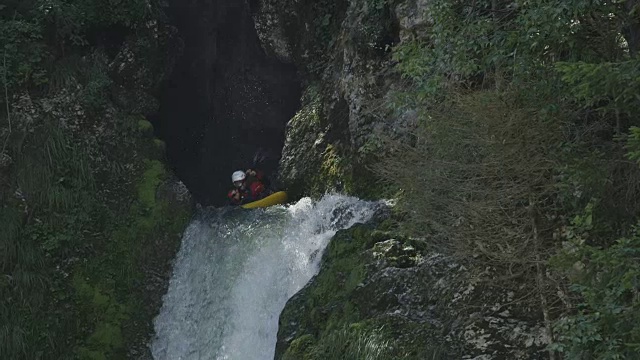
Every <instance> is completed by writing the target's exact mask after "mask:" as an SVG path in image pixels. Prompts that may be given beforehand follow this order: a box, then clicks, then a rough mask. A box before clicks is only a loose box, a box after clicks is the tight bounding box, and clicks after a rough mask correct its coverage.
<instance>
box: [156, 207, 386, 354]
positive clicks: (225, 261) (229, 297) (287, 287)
mask: <svg viewBox="0 0 640 360" xmlns="http://www.w3.org/2000/svg"><path fill="white" fill-rule="evenodd" d="M374 208H375V206H374V204H373V203H369V202H365V201H361V200H358V199H356V198H351V197H346V196H341V195H327V196H325V197H324V198H322V199H321V200H320V201H318V202H314V201H312V200H310V199H308V198H305V199H302V200H300V201H299V202H298V203H297V204H295V205H291V206H288V207H281V206H277V207H271V208H267V209H260V210H251V211H246V210H240V209H233V210H229V209H226V210H219V209H218V210H205V211H203V212H202V213H201V214H199V216H198V218H197V219H196V220H194V221H193V222H192V223H191V224H190V225H189V227H188V228H187V230H186V232H185V234H184V238H183V240H182V247H181V248H180V251H179V252H178V255H177V259H176V262H175V267H174V273H173V277H172V279H171V281H170V284H169V290H168V293H167V294H166V295H165V297H164V299H163V300H164V303H163V306H162V309H161V311H160V314H159V315H158V317H157V318H156V319H155V332H156V337H155V339H154V341H153V344H152V345H151V351H152V354H153V357H154V358H155V359H156V360H165V359H166V360H179V359H184V360H186V359H189V360H191V359H217V360H222V359H230V360H236V359H237V360H261V359H273V356H274V350H275V344H276V335H277V332H278V317H279V315H280V312H281V311H282V309H283V308H284V306H285V304H286V302H287V300H288V299H289V298H290V297H291V296H293V294H295V293H296V292H297V291H298V290H300V289H301V288H302V287H303V286H304V285H305V284H306V283H307V282H308V281H309V280H310V279H311V277H312V276H313V275H315V274H316V273H317V271H318V266H319V261H320V258H321V253H322V251H323V250H324V248H325V247H326V246H327V244H328V242H329V240H330V239H331V237H332V236H333V235H334V234H335V232H336V231H337V230H339V229H343V228H347V227H350V226H351V225H353V224H355V223H357V222H365V221H367V220H369V219H370V218H371V216H372V214H373V212H374Z"/></svg>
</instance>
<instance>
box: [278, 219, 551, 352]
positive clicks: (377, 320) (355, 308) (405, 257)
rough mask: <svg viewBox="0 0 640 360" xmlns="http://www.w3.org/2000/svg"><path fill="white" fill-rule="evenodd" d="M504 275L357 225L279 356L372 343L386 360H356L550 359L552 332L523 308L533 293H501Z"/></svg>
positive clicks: (340, 240)
mask: <svg viewBox="0 0 640 360" xmlns="http://www.w3.org/2000/svg"><path fill="white" fill-rule="evenodd" d="M497 278H498V276H497V274H495V273H494V272H493V271H492V269H490V268H488V269H484V271H483V272H481V273H479V272H477V271H475V270H474V269H470V268H468V267H465V266H464V265H462V264H457V263H456V262H454V261H452V259H450V258H448V257H446V256H443V255H441V254H437V253H432V252H430V251H428V249H427V247H426V243H425V242H424V241H419V240H412V239H407V238H403V237H398V236H394V235H393V233H389V232H384V231H378V230H372V229H371V228H370V227H368V226H365V225H358V226H355V227H353V228H351V229H349V230H345V231H342V232H339V233H338V234H337V235H336V236H335V237H334V239H333V240H332V242H331V243H330V245H329V247H328V248H327V250H326V252H325V254H324V256H323V259H322V267H321V269H320V272H319V274H318V275H317V276H316V277H315V278H314V279H313V281H312V282H311V283H310V284H309V285H307V286H306V287H305V288H304V289H303V290H301V291H300V292H299V293H298V294H296V295H295V296H294V297H293V298H292V299H291V300H289V303H288V304H287V306H286V307H285V309H284V311H283V312H282V315H281V316H280V329H279V332H278V344H277V348H276V359H326V358H328V357H327V356H328V354H331V353H343V354H351V353H352V352H353V351H356V350H357V349H354V348H353V345H348V344H357V343H358V342H359V341H365V340H366V341H369V342H374V343H375V344H373V345H369V346H370V347H372V346H373V347H375V348H376V349H377V351H378V352H377V355H376V356H377V357H366V356H364V357H363V355H362V354H363V352H362V351H364V350H362V349H360V350H359V351H360V352H359V353H358V354H359V355H357V357H354V358H372V359H399V358H402V359H453V358H455V359H536V358H545V355H546V354H545V353H544V347H545V346H546V343H547V339H546V338H545V331H544V328H543V327H541V326H540V325H539V323H538V321H537V319H536V318H535V315H533V317H532V314H534V311H533V310H532V309H527V308H523V306H522V304H521V303H519V304H518V305H517V306H516V305H514V303H515V302H517V300H518V299H519V298H520V297H522V296H526V295H527V294H526V289H517V288H516V289H504V288H500V286H499V284H498V282H499V281H498V280H496V279H497ZM345 338H346V339H347V340H348V341H346V340H345ZM365 353H366V352H365Z"/></svg>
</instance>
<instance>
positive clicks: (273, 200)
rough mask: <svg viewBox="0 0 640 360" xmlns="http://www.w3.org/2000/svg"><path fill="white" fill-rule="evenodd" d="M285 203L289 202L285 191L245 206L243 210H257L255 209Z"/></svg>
mask: <svg viewBox="0 0 640 360" xmlns="http://www.w3.org/2000/svg"><path fill="white" fill-rule="evenodd" d="M285 202H287V193H286V192H284V191H278V192H277V193H273V194H271V195H269V196H267V197H266V198H264V199H260V200H258V201H254V202H250V203H248V204H244V205H242V208H244V209H255V208H261V207H267V206H272V205H278V204H284V203H285Z"/></svg>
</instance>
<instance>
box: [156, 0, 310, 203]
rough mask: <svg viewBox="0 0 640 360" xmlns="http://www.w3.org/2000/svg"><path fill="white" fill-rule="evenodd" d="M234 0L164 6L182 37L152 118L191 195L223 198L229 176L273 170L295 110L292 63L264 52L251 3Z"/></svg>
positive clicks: (177, 0) (218, 200)
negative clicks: (254, 169)
mask: <svg viewBox="0 0 640 360" xmlns="http://www.w3.org/2000/svg"><path fill="white" fill-rule="evenodd" d="M253 6H256V4H255V2H245V1H236V0H190V1H184V0H171V1H169V6H168V8H167V10H166V12H167V15H168V16H169V19H170V21H171V22H172V23H173V24H174V25H175V26H176V27H177V29H178V32H179V35H180V37H181V39H182V41H183V50H182V54H181V56H180V57H179V58H178V59H177V62H176V64H175V67H174V69H173V73H172V74H171V76H170V77H169V79H168V80H167V81H166V83H165V84H164V86H163V88H162V91H161V93H160V96H159V97H160V104H161V105H160V110H159V112H158V114H157V115H156V116H154V118H153V122H154V125H155V127H156V131H157V133H158V136H159V137H161V138H162V139H163V140H164V141H165V142H166V144H167V158H168V161H169V164H170V166H171V167H172V168H173V169H174V171H175V172H176V174H177V175H178V177H179V178H180V179H181V180H182V181H183V182H184V183H185V185H186V186H187V187H188V188H189V190H190V191H191V193H192V194H193V196H194V197H195V199H196V200H197V201H198V202H199V203H201V204H204V205H222V204H224V203H226V192H227V190H228V189H229V186H230V185H231V181H230V175H231V173H232V172H233V171H235V170H238V169H246V168H248V167H252V166H254V165H255V164H254V163H253V158H254V154H256V152H258V151H261V152H262V153H263V154H265V155H266V156H264V159H265V160H264V161H263V162H262V163H260V164H259V165H258V167H260V168H261V169H262V170H264V171H265V172H266V173H267V174H273V173H274V172H275V171H276V169H277V165H278V162H279V158H280V155H281V152H282V148H283V146H284V139H285V127H286V123H287V122H288V120H289V119H290V118H291V117H292V116H293V115H294V114H295V112H296V111H297V110H298V109H299V107H300V103H299V102H300V92H301V89H300V82H299V79H298V76H297V71H296V69H295V67H294V66H293V65H292V64H285V63H282V62H280V61H279V60H277V59H275V58H271V57H268V56H267V55H266V54H265V52H264V50H263V49H262V47H261V44H260V40H259V38H258V34H257V31H256V29H255V25H254V20H253V18H252V16H251V14H252V11H254V10H255V8H254V9H251V7H253Z"/></svg>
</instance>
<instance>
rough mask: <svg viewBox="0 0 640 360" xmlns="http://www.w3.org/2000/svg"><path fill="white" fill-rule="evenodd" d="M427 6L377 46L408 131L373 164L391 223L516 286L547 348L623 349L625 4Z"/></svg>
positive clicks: (628, 158)
mask: <svg viewBox="0 0 640 360" xmlns="http://www.w3.org/2000/svg"><path fill="white" fill-rule="evenodd" d="M428 11H429V14H430V16H431V17H432V19H433V21H432V24H433V25H432V28H430V29H429V32H428V33H425V34H424V35H416V36H415V37H414V38H413V40H410V41H406V42H403V43H401V44H400V45H398V46H397V47H396V48H394V50H393V54H394V55H393V56H394V58H395V60H396V61H398V64H397V66H396V69H397V71H398V72H399V74H400V75H401V76H402V77H403V78H405V79H406V80H407V81H409V85H407V86H405V88H404V89H403V90H402V91H401V92H399V93H398V94H396V95H397V96H395V97H394V99H393V101H390V102H389V104H388V105H389V106H390V107H391V108H393V110H395V111H398V112H402V111H406V110H408V109H417V110H418V114H419V117H420V127H419V129H417V131H416V133H415V134H414V139H413V140H414V141H412V142H411V144H406V143H399V142H397V141H393V140H389V141H388V142H387V143H386V147H387V150H388V151H389V153H390V155H389V157H388V158H387V160H385V161H383V163H382V164H381V165H380V166H379V167H377V168H376V169H377V171H379V172H380V173H382V174H383V177H384V178H385V179H386V181H387V182H388V183H389V184H391V185H393V186H395V187H396V188H397V189H401V190H402V192H403V193H404V195H403V196H402V197H401V201H400V203H399V205H400V207H401V208H402V209H403V211H404V213H405V218H404V223H403V224H402V225H403V226H404V230H405V231H407V232H408V233H410V234H418V235H419V236H425V234H429V235H432V236H430V237H429V238H430V239H441V241H439V242H434V245H436V246H437V248H438V249H439V250H440V251H444V252H447V253H450V254H455V255H457V256H458V257H459V258H460V259H461V260H463V261H465V262H469V263H479V264H483V265H485V266H486V265H489V266H494V267H498V268H500V269H503V270H504V273H505V274H512V275H513V278H515V279H517V281H518V282H520V283H521V284H523V285H524V286H526V287H527V288H529V289H530V290H531V294H532V295H531V296H530V297H529V298H526V299H523V300H522V301H523V303H527V304H535V305H536V306H537V307H538V308H539V309H540V312H539V314H540V318H541V319H543V321H544V322H545V324H546V325H547V327H548V335H549V336H550V337H551V338H552V339H553V344H552V345H551V346H550V347H549V354H550V355H551V356H553V355H554V354H556V353H560V354H563V355H564V356H566V357H567V358H571V359H591V358H598V359H623V358H628V359H631V358H635V357H637V356H638V354H639V353H640V348H639V347H638V344H639V343H640V341H639V340H640V337H639V336H640V330H639V329H640V328H639V327H638V325H637V323H638V319H639V317H640V308H639V306H640V298H639V297H638V283H639V282H640V272H638V265H637V263H638V251H640V243H639V242H638V233H637V227H636V226H637V225H636V224H637V223H638V220H639V219H640V202H638V199H640V185H639V184H640V182H639V180H640V168H639V167H638V159H639V158H640V157H639V155H638V154H639V150H638V149H639V148H640V146H639V142H638V138H639V132H638V127H637V126H638V125H640V123H638V118H637V113H638V106H640V105H639V104H640V101H639V99H638V93H640V91H639V89H640V76H639V75H640V59H639V58H638V53H637V51H638V49H639V45H640V44H639V43H638V40H637V39H638V34H640V18H639V15H638V14H640V4H639V3H638V2H637V1H604V2H601V1H598V2H593V1H580V0H578V1H570V2H567V1H553V0H552V1H533V2H531V1H515V2H513V1H488V0H487V1H474V2H465V1H455V0H436V1H432V2H430V4H429V9H428ZM430 26H431V25H430ZM434 241H435V240H434ZM513 278H512V279H513ZM552 324H555V325H553V326H552Z"/></svg>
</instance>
